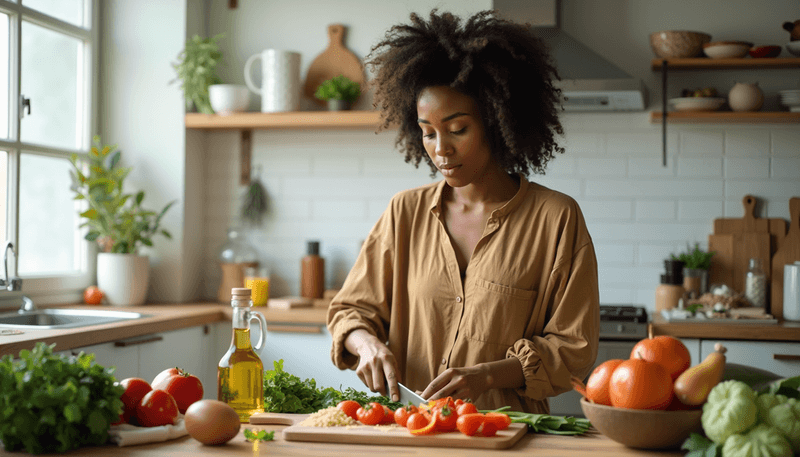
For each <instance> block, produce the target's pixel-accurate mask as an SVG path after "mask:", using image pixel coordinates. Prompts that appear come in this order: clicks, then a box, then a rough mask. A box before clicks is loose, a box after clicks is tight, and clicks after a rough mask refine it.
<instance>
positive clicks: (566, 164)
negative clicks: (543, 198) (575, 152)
mask: <svg viewBox="0 0 800 457" xmlns="http://www.w3.org/2000/svg"><path fill="white" fill-rule="evenodd" d="M565 154H569V152H566V153H565ZM578 160H581V159H580V158H576V157H566V156H564V155H557V156H556V157H555V159H553V160H551V161H550V162H548V163H547V176H573V175H574V174H575V170H576V169H577V167H578Z"/></svg>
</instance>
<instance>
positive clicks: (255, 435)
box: [244, 428, 275, 441]
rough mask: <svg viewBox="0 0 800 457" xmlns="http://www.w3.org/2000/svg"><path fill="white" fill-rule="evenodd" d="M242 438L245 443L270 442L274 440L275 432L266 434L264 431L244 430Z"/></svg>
mask: <svg viewBox="0 0 800 457" xmlns="http://www.w3.org/2000/svg"><path fill="white" fill-rule="evenodd" d="M244 437H245V438H246V439H247V441H256V440H258V441H272V440H274V439H275V432H274V431H272V432H268V431H266V430H259V431H257V432H256V431H255V430H251V429H249V428H246V429H244Z"/></svg>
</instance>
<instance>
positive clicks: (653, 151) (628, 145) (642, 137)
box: [606, 130, 678, 158]
mask: <svg viewBox="0 0 800 457" xmlns="http://www.w3.org/2000/svg"><path fill="white" fill-rule="evenodd" d="M677 139H678V136H677V135H676V134H674V133H671V132H667V156H668V157H672V156H674V155H675V154H677V153H678V141H677ZM662 151H663V141H662V136H661V132H660V131H655V130H654V131H651V132H647V133H642V132H632V133H616V132H615V133H609V134H608V135H607V136H606V153H607V154H608V155H609V156H623V157H645V158H652V157H661V155H662Z"/></svg>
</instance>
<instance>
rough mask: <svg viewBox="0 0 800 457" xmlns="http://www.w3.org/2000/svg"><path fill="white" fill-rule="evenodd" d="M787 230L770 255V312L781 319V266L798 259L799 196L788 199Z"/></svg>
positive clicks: (799, 229)
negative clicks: (788, 218)
mask: <svg viewBox="0 0 800 457" xmlns="http://www.w3.org/2000/svg"><path fill="white" fill-rule="evenodd" d="M789 216H790V220H789V232H788V233H786V236H785V237H784V238H783V239H782V240H781V241H780V242H779V245H778V249H777V251H775V254H774V255H773V256H772V281H771V283H770V285H771V288H772V300H771V304H772V308H771V314H772V315H773V316H775V317H776V318H778V319H783V266H784V265H786V264H787V263H794V262H796V261H798V260H800V197H792V198H791V199H790V200H789Z"/></svg>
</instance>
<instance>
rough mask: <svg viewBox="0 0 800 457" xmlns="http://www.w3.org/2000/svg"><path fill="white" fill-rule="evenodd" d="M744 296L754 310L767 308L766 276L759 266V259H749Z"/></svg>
mask: <svg viewBox="0 0 800 457" xmlns="http://www.w3.org/2000/svg"><path fill="white" fill-rule="evenodd" d="M744 287H745V291H744V295H745V297H747V299H748V300H749V301H750V304H751V305H753V306H754V307H756V308H763V309H766V308H767V275H766V274H765V273H764V269H763V267H762V266H761V259H755V258H754V259H750V264H749V265H748V268H747V276H746V277H745V286H744Z"/></svg>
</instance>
